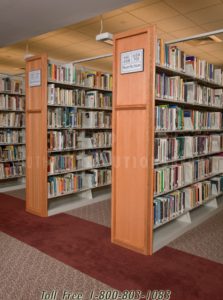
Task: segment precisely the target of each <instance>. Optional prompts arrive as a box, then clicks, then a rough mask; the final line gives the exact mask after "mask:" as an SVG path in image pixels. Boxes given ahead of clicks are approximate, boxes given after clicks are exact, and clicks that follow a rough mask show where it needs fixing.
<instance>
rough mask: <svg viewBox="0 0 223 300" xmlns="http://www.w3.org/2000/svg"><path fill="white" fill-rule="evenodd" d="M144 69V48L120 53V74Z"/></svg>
mask: <svg viewBox="0 0 223 300" xmlns="http://www.w3.org/2000/svg"><path fill="white" fill-rule="evenodd" d="M143 70H144V49H137V50H133V51H128V52H123V53H121V74H129V73H136V72H142V71H143Z"/></svg>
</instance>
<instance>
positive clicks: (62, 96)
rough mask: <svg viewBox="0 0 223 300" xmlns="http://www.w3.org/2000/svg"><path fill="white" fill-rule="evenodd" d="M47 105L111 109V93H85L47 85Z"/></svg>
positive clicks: (79, 90)
mask: <svg viewBox="0 0 223 300" xmlns="http://www.w3.org/2000/svg"><path fill="white" fill-rule="evenodd" d="M48 104H49V105H67V106H83V107H92V108H111V107H112V95H111V93H102V92H98V91H87V92H86V91H85V90H81V89H75V90H71V89H62V88H60V87H56V86H55V84H48Z"/></svg>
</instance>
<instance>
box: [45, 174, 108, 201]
mask: <svg viewBox="0 0 223 300" xmlns="http://www.w3.org/2000/svg"><path fill="white" fill-rule="evenodd" d="M110 183H111V170H110V169H100V170H98V169H92V170H91V171H88V172H85V173H81V174H73V173H70V174H65V175H61V176H51V177H49V178H48V197H57V196H60V195H63V194H66V193H74V192H77V191H79V190H82V189H90V188H94V187H100V186H102V185H105V184H110Z"/></svg>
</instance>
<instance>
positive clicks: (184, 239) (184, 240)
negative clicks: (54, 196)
mask: <svg viewBox="0 0 223 300" xmlns="http://www.w3.org/2000/svg"><path fill="white" fill-rule="evenodd" d="M68 214H70V215H72V216H76V217H79V218H82V219H85V220H88V221H92V222H95V223H98V224H102V225H104V226H107V227H110V226H111V225H110V224H111V201H103V202H99V203H95V204H92V205H88V206H85V207H83V208H78V209H74V210H72V211H69V212H68ZM168 246H169V247H172V248H175V249H178V250H181V251H184V252H187V253H191V254H194V255H198V256H201V257H204V258H207V259H210V260H213V261H215V262H219V263H222V264H223V210H222V211H220V212H219V213H218V214H217V215H215V216H213V217H212V218H210V219H209V220H207V221H205V222H204V223H202V224H200V225H199V226H197V227H196V228H194V229H192V230H190V231H189V232H187V233H185V234H183V235H182V236H181V237H179V238H178V239H176V240H175V241H173V242H172V243H170V244H169V245H168Z"/></svg>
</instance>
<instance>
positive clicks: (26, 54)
mask: <svg viewBox="0 0 223 300" xmlns="http://www.w3.org/2000/svg"><path fill="white" fill-rule="evenodd" d="M31 56H33V54H32V53H30V52H29V44H28V43H27V44H26V51H25V55H24V60H26V59H27V58H29V57H31Z"/></svg>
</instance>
